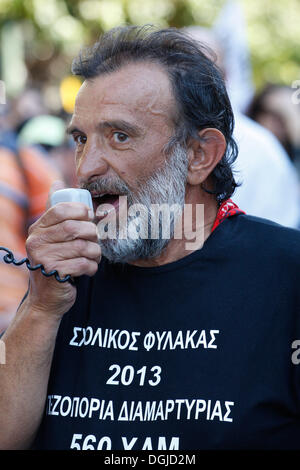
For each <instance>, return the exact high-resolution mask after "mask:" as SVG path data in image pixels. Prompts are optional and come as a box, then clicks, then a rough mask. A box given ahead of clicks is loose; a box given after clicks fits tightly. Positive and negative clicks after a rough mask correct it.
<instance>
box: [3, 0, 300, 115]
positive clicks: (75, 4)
mask: <svg viewBox="0 0 300 470" xmlns="http://www.w3.org/2000/svg"><path fill="white" fill-rule="evenodd" d="M237 7H238V8H239V9H240V11H239V13H238V14H239V15H241V17H240V18H242V20H240V21H237V18H236V17H235V15H230V14H228V8H235V9H236V8H237ZM226 9H227V16H226ZM299 18H300V2H299V0H284V1H282V0H264V1H263V2H262V1H261V0H250V1H249V0H237V1H236V2H227V1H224V0H209V1H207V0H0V28H1V51H0V61H1V62H0V63H1V79H2V80H3V81H4V82H5V84H6V93H7V96H9V97H13V96H16V95H18V94H19V93H20V92H21V91H22V90H23V89H24V87H25V86H26V85H27V86H28V84H30V85H32V86H36V87H39V88H41V89H42V93H43V97H44V99H45V101H46V104H47V106H48V107H49V109H50V110H52V111H54V112H56V111H57V110H58V109H59V108H60V107H61V106H63V107H64V109H65V111H67V112H71V111H72V105H73V104H72V103H73V99H74V92H76V90H77V88H78V85H79V83H78V79H75V78H73V79H71V78H68V76H69V75H70V64H71V61H72V58H73V57H74V55H76V53H77V52H78V51H79V49H80V47H81V46H82V45H83V44H90V43H92V42H93V41H95V40H96V39H97V37H98V36H99V34H101V32H102V31H105V30H107V29H110V28H112V27H114V26H117V25H120V24H124V23H127V24H144V23H152V24H155V25H159V26H175V27H183V26H188V25H202V26H206V27H216V26H218V24H219V26H220V23H221V26H220V28H223V29H222V34H223V35H225V36H226V40H228V41H229V40H230V38H229V36H230V35H231V39H232V37H234V36H235V37H236V40H237V41H239V38H240V35H241V34H242V36H244V37H243V38H242V40H241V41H242V42H243V41H244V42H245V44H246V45H247V48H248V52H249V58H250V66H251V67H250V68H249V73H250V78H251V82H250V80H249V83H248V85H250V84H251V86H252V87H253V88H255V89H256V90H259V89H260V88H262V87H263V85H264V84H265V83H267V82H276V83H281V84H286V85H289V86H290V85H291V83H292V82H293V81H294V80H296V79H297V78H300V48H299V43H300V28H299ZM248 75H249V74H248ZM248 79H249V77H248Z"/></svg>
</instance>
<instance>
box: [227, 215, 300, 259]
mask: <svg viewBox="0 0 300 470" xmlns="http://www.w3.org/2000/svg"><path fill="white" fill-rule="evenodd" d="M233 219H235V220H233ZM233 219H232V222H233V224H232V225H233V231H234V235H235V236H234V237H233V238H234V239H235V242H236V243H237V245H240V246H241V247H243V248H246V250H247V251H248V252H249V254H250V253H251V251H254V252H257V253H260V254H261V253H264V254H265V255H266V256H269V255H272V256H276V257H277V258H284V259H285V260H286V261H288V260H289V259H290V260H294V261H297V262H298V264H300V230H297V229H294V228H290V227H285V226H283V225H280V224H278V223H276V222H273V221H271V220H268V219H263V218H260V217H256V216H252V215H244V214H242V215H239V216H238V217H234V218H233Z"/></svg>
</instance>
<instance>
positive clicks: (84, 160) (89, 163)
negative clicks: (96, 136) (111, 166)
mask: <svg viewBox="0 0 300 470" xmlns="http://www.w3.org/2000/svg"><path fill="white" fill-rule="evenodd" d="M107 170H108V164H107V162H106V160H105V155H104V152H103V150H102V149H101V146H99V144H98V145H97V143H96V142H93V143H92V142H90V143H86V145H85V147H84V150H83V152H82V153H81V155H80V156H79V157H78V159H77V160H76V173H77V178H78V182H79V183H82V182H87V181H89V180H91V179H92V178H94V177H98V176H103V175H105V174H106V172H107Z"/></svg>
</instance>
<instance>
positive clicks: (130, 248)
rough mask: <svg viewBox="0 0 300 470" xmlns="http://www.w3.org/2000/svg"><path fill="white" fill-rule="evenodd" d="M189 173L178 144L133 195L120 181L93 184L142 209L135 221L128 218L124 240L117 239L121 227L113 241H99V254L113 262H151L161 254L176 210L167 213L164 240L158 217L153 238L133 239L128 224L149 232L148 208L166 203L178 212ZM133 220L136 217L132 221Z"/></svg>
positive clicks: (96, 187)
mask: <svg viewBox="0 0 300 470" xmlns="http://www.w3.org/2000/svg"><path fill="white" fill-rule="evenodd" d="M187 171H188V158H187V152H186V150H185V149H184V148H183V147H182V146H181V145H179V144H177V145H175V147H174V149H173V151H172V153H171V154H170V155H168V157H167V160H166V163H165V166H164V167H163V168H162V169H160V170H158V171H157V172H156V173H155V174H154V175H152V176H151V177H150V178H149V179H148V181H147V182H146V183H145V184H144V185H143V187H142V188H140V189H139V190H138V191H137V192H136V194H133V193H132V191H130V190H129V188H128V186H127V185H126V184H125V183H124V182H123V181H122V180H118V181H114V182H113V183H110V182H109V181H107V180H106V181H105V180H103V179H102V181H101V182H99V183H95V186H93V188H91V186H90V187H87V189H90V190H91V189H98V190H99V189H102V190H109V187H110V186H111V187H112V186H113V188H112V189H114V190H115V191H116V190H117V191H118V193H121V194H125V195H127V200H128V204H129V206H131V205H132V204H141V205H143V206H144V207H145V210H144V211H142V212H141V213H140V215H139V217H138V222H137V220H132V219H131V218H130V217H128V218H127V235H129V236H127V237H123V238H124V239H123V238H119V237H118V235H119V234H120V231H122V228H121V227H120V228H119V229H118V230H117V237H116V238H106V239H100V240H99V245H100V246H101V250H102V255H103V256H104V257H105V258H107V259H108V260H109V261H111V262H113V263H128V262H130V261H135V260H137V259H151V258H155V257H158V256H160V255H161V253H162V252H163V250H164V249H165V248H166V246H167V245H168V243H169V242H170V240H171V239H172V238H173V236H174V227H175V223H176V220H177V218H178V216H179V213H178V211H177V212H176V211H175V212H173V211H170V227H169V233H170V236H169V238H163V227H162V220H161V217H160V218H159V221H158V227H159V230H158V236H157V237H156V238H150V236H148V238H136V239H133V238H132V237H130V233H129V232H130V224H132V223H133V222H134V224H135V225H136V224H138V225H140V226H141V225H142V226H143V225H144V226H146V227H147V229H148V234H150V233H151V224H152V220H151V205H152V204H159V205H161V204H167V205H168V206H169V207H171V206H172V205H176V206H177V207H180V213H181V212H182V209H183V207H184V202H185V185H186V178H187ZM135 219H136V218H135Z"/></svg>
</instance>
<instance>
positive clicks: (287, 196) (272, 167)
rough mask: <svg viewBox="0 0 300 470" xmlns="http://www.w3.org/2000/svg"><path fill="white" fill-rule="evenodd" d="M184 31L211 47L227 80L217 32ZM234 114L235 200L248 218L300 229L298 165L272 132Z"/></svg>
mask: <svg viewBox="0 0 300 470" xmlns="http://www.w3.org/2000/svg"><path fill="white" fill-rule="evenodd" d="M184 31H185V32H186V33H187V34H189V35H190V36H191V37H193V38H194V39H195V40H197V41H200V42H202V43H205V44H206V45H207V46H208V49H207V54H208V55H210V56H212V55H214V54H215V57H213V59H214V60H215V61H216V62H217V65H218V66H219V67H220V68H221V70H222V72H223V74H224V77H225V79H226V70H225V68H224V66H223V60H222V57H223V52H222V46H221V44H220V43H219V41H218V40H217V38H216V36H215V35H214V33H213V32H212V31H211V30H210V29H208V28H203V27H200V26H191V27H188V28H184ZM233 111H234V118H235V129H234V137H235V140H236V142H237V144H238V146H239V156H238V158H237V160H236V161H235V163H234V166H233V170H234V173H235V175H236V178H237V180H238V182H240V183H241V184H240V186H239V187H238V188H237V189H236V191H235V193H234V196H233V198H232V199H233V200H234V202H235V203H236V204H237V205H238V206H240V207H242V208H243V209H244V210H245V211H246V212H247V214H249V215H254V216H257V217H262V218H266V219H270V220H272V221H273V222H277V223H279V224H282V225H285V226H287V227H292V228H299V226H300V186H299V178H298V174H297V171H296V168H295V166H294V165H293V163H292V162H291V160H290V158H289V156H288V154H287V152H286V151H285V149H284V147H283V146H282V145H281V143H280V141H279V140H278V139H277V138H276V137H275V136H274V135H273V134H272V133H271V132H270V131H269V130H267V129H266V128H265V127H263V126H262V125H260V124H259V123H258V122H255V121H254V120H253V119H250V118H249V117H248V116H246V115H244V114H242V113H241V112H239V111H238V110H236V109H233ZM298 135H299V133H298Z"/></svg>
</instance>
